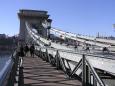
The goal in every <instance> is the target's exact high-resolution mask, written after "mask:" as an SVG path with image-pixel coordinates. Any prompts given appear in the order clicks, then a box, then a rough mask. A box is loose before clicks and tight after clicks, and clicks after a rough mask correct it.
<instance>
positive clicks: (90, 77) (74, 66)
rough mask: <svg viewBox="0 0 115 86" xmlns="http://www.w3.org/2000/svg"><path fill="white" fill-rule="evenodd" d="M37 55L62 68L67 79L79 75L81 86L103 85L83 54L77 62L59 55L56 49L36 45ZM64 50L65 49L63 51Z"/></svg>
mask: <svg viewBox="0 0 115 86" xmlns="http://www.w3.org/2000/svg"><path fill="white" fill-rule="evenodd" d="M36 49H37V50H38V53H37V54H39V56H40V57H41V58H42V59H43V60H46V61H47V62H50V63H51V64H52V65H54V66H56V67H57V69H62V70H63V71H64V73H65V74H66V75H67V77H68V78H69V79H71V78H73V77H74V78H75V76H76V75H77V76H79V79H81V80H82V84H83V85H82V86H90V85H92V86H105V84H104V83H103V81H102V80H101V79H100V78H99V76H98V74H97V73H96V71H95V69H94V67H93V66H92V65H91V63H90V61H89V60H88V58H86V56H85V55H84V54H83V55H82V58H81V59H79V62H76V61H73V60H69V59H66V58H63V57H61V54H60V51H59V50H57V49H51V48H43V47H37V48H36ZM65 52H66V51H65Z"/></svg>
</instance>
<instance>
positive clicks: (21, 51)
mask: <svg viewBox="0 0 115 86" xmlns="http://www.w3.org/2000/svg"><path fill="white" fill-rule="evenodd" d="M19 56H21V57H24V47H23V45H21V46H20V52H19Z"/></svg>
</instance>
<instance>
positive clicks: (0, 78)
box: [0, 52, 16, 86]
mask: <svg viewBox="0 0 115 86" xmlns="http://www.w3.org/2000/svg"><path fill="white" fill-rule="evenodd" d="M15 56H16V52H14V53H13V54H12V55H11V56H10V59H9V60H8V61H7V62H6V65H5V66H4V68H3V69H2V71H1V72H0V86H6V85H7V84H8V82H9V81H8V79H9V78H10V76H12V75H10V74H11V72H12V70H13V69H12V68H13V66H14V63H15V62H14V60H15V59H16V58H15ZM12 77H14V76H12ZM12 81H13V80H12Z"/></svg>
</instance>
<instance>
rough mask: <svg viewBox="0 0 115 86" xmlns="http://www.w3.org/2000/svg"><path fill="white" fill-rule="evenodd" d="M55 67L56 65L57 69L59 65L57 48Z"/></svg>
mask: <svg viewBox="0 0 115 86" xmlns="http://www.w3.org/2000/svg"><path fill="white" fill-rule="evenodd" d="M55 58H56V67H57V69H59V67H60V61H59V52H58V50H57V52H56V57H55Z"/></svg>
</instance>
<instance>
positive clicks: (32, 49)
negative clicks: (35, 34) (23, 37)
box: [19, 44, 35, 58]
mask: <svg viewBox="0 0 115 86" xmlns="http://www.w3.org/2000/svg"><path fill="white" fill-rule="evenodd" d="M29 52H30V55H31V57H33V58H34V54H35V46H34V44H32V45H30V46H29V45H27V44H25V46H23V45H21V46H20V49H19V56H21V57H24V56H28V54H29Z"/></svg>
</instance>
